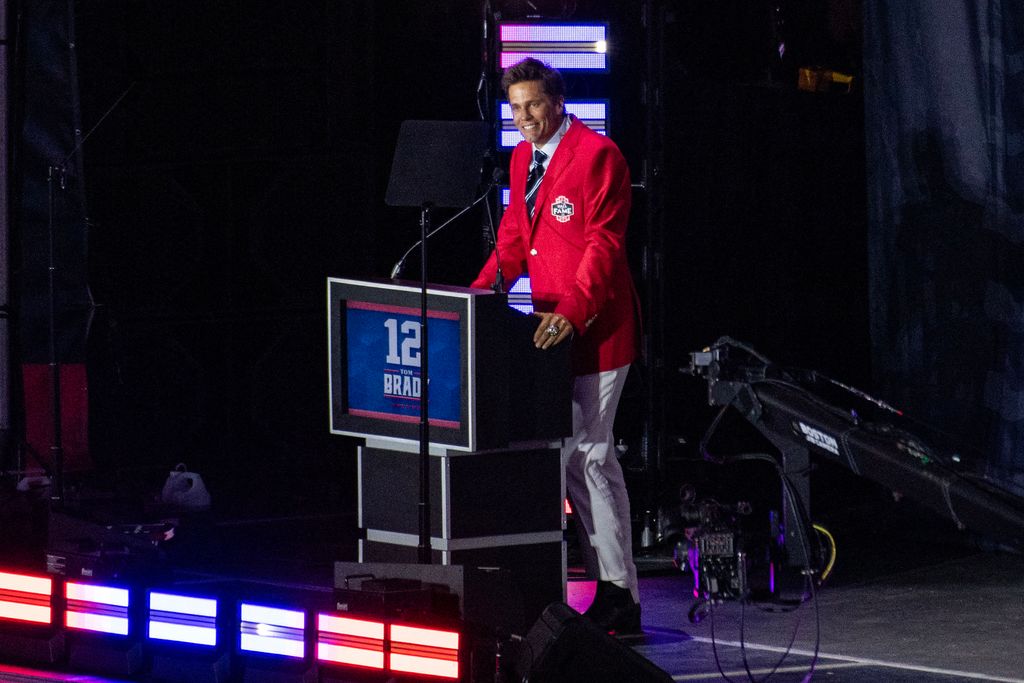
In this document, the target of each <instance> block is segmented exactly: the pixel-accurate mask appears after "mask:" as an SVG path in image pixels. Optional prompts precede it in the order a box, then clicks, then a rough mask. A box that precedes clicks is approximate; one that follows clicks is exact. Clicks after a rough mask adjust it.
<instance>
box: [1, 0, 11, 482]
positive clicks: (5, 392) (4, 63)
mask: <svg viewBox="0 0 1024 683" xmlns="http://www.w3.org/2000/svg"><path fill="white" fill-rule="evenodd" d="M9 54H10V50H9V49H8V36H7V1H6V0H0V466H6V465H7V464H8V457H9V454H10V452H11V400H10V396H11V354H10V303H11V302H10V288H9V286H8V281H9V278H10V274H9V267H10V258H9V251H8V241H9V239H10V230H9V226H10V220H9V219H10V204H9V200H8V194H7V190H8V187H9V184H10V180H9V178H8V172H7V171H8V168H9V161H10V159H9V157H10V149H11V146H10V144H9V141H10V134H9V132H8V122H9V120H10V119H9V117H8V104H7V102H8V98H7V90H8V88H7V83H8V64H9V63H10V62H9V60H8V55H9Z"/></svg>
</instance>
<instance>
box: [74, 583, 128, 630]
mask: <svg viewBox="0 0 1024 683" xmlns="http://www.w3.org/2000/svg"><path fill="white" fill-rule="evenodd" d="M64 597H65V599H66V600H67V607H66V608H65V611H64V626H65V627H67V628H68V629H72V630H78V631H90V632H93V633H107V634H111V635H117V636H127V635H128V630H129V623H128V608H129V607H130V606H131V593H130V592H129V590H128V589H127V588H119V587H116V586H104V585H99V584H90V583H78V582H77V581H68V582H67V583H65V584H64Z"/></svg>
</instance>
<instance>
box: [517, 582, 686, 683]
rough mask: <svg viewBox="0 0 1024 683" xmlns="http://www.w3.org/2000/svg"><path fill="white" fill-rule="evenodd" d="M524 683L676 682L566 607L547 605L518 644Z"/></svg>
mask: <svg viewBox="0 0 1024 683" xmlns="http://www.w3.org/2000/svg"><path fill="white" fill-rule="evenodd" d="M515 673H516V678H515V680H517V681H523V683H527V682H529V683H576V682H577V681H578V682H579V683H648V682H649V683H672V677H671V676H669V675H668V674H667V673H665V672H664V671H662V670H661V669H659V668H658V667H656V666H654V664H652V663H651V662H649V661H647V660H646V659H644V658H643V657H641V656H640V655H639V654H637V653H636V652H634V651H633V650H631V649H630V648H629V647H627V646H626V645H625V644H623V643H621V642H619V641H618V640H617V639H615V638H613V637H612V636H610V635H608V634H607V633H605V632H604V631H602V630H601V629H600V628H599V627H598V626H596V625H594V624H593V623H592V622H591V621H590V620H588V619H586V618H584V617H583V615H581V614H580V613H579V612H577V611H576V610H574V609H573V608H572V607H569V606H568V605H566V604H564V603H561V602H556V603H552V604H550V605H548V606H547V608H546V609H545V610H544V612H543V613H542V614H541V615H540V619H538V620H537V623H536V624H534V625H533V627H532V628H531V629H530V632H529V633H527V634H526V639H525V640H524V641H523V642H521V643H520V648H519V652H518V656H517V657H516V672H515Z"/></svg>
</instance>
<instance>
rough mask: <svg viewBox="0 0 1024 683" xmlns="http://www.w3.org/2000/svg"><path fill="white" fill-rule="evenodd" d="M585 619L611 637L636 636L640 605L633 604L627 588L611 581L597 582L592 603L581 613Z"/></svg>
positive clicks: (640, 631) (631, 595) (638, 627)
mask: <svg viewBox="0 0 1024 683" xmlns="http://www.w3.org/2000/svg"><path fill="white" fill-rule="evenodd" d="M583 616H585V617H586V618H587V619H590V620H591V621H592V622H594V623H595V624H597V625H598V626H600V627H601V628H602V629H603V630H605V631H606V632H608V633H609V634H611V635H613V636H636V635H640V634H642V633H643V629H641V628H640V605H639V603H636V602H633V594H632V593H630V592H629V589H628V588H620V587H619V586H616V585H615V584H614V583H612V582H611V581H598V582H597V593H596V594H595V595H594V602H593V603H591V605H590V607H588V608H587V611H586V612H584V613H583Z"/></svg>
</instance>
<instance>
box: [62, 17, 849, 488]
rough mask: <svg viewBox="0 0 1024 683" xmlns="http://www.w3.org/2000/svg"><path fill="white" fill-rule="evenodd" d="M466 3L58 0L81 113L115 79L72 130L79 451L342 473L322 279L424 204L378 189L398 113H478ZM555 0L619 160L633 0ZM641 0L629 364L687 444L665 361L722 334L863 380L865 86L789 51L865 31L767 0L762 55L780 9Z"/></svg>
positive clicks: (259, 472)
mask: <svg viewBox="0 0 1024 683" xmlns="http://www.w3.org/2000/svg"><path fill="white" fill-rule="evenodd" d="M480 4H481V3H478V2H470V1H467V0H460V1H454V0H453V1H451V2H446V3H387V4H382V3H374V2H371V1H370V0H366V1H364V2H349V3H336V2H328V1H323V0H321V1H316V0H300V1H298V2H293V3H287V4H283V3H277V4H274V3H247V2H241V1H238V0H228V1H224V2H218V3H207V2H199V1H198V0H195V1H188V2H177V3H173V4H168V3H159V2H145V1H142V0H81V1H80V2H78V3H77V5H76V9H77V26H76V30H77V34H78V52H79V84H80V89H81V98H82V108H83V121H84V124H85V125H86V126H87V127H88V126H89V125H91V123H93V122H95V121H97V120H98V118H99V117H100V116H101V115H102V113H103V112H104V111H106V109H107V108H108V107H109V106H110V105H111V103H112V102H114V101H116V100H117V98H118V97H119V96H120V95H121V94H123V93H124V92H125V91H128V94H127V96H126V97H125V99H124V101H123V102H122V103H121V104H120V105H119V106H118V108H117V109H115V111H114V113H113V114H112V115H111V116H110V118H109V119H108V120H107V121H105V122H104V123H103V125H102V126H101V127H100V128H99V129H98V130H97V131H96V133H95V135H94V136H93V138H92V139H90V140H89V142H88V143H87V146H86V147H85V149H84V150H83V151H84V154H83V157H84V160H85V164H86V170H85V174H86V178H87V180H88V203H89V209H90V214H91V217H92V220H93V228H92V232H91V236H90V258H89V275H90V282H91V285H92V290H93V293H94V296H95V298H96V301H97V303H98V304H99V309H98V314H97V318H96V323H95V325H94V327H93V330H92V334H91V337H90V360H89V367H90V390H91V397H90V403H91V419H92V428H91V437H92V445H93V455H94V459H95V460H97V462H99V463H100V464H101V465H104V466H109V467H115V468H120V469H130V468H137V469H139V470H145V471H152V472H153V473H154V476H158V477H162V476H164V475H163V474H162V473H165V472H166V470H167V469H168V468H169V467H171V466H173V465H174V464H175V463H177V462H179V461H185V462H186V463H188V465H189V466H190V467H192V468H194V469H197V470H199V471H201V472H204V473H208V476H212V478H213V479H214V480H215V484H219V485H220V486H221V487H222V488H221V490H224V488H223V487H230V485H231V483H232V482H237V483H238V484H239V487H238V489H237V490H238V491H239V492H241V493H247V492H248V491H251V490H252V489H251V486H252V484H253V483H258V484H259V485H260V486H261V489H260V490H261V491H263V492H266V491H268V490H272V489H273V488H274V487H280V486H282V485H283V484H284V482H291V483H294V484H297V485H298V486H297V488H296V490H301V491H304V492H305V493H304V495H316V494H318V493H323V494H325V500H326V499H327V497H330V498H334V497H335V496H334V494H336V493H338V490H339V487H341V489H343V490H344V489H346V487H349V486H351V481H352V477H351V473H352V470H351V467H352V458H351V457H350V456H351V453H352V444H351V443H350V442H349V441H348V440H347V439H343V438H340V437H332V436H329V435H328V434H327V406H326V403H327V388H326V362H325V346H324V338H325V326H324V315H323V305H322V304H323V290H324V278H325V277H326V276H328V275H337V276H350V277H361V276H384V275H386V273H387V272H388V271H389V269H390V266H391V264H392V263H393V262H394V261H395V260H396V259H397V258H398V256H399V255H400V254H401V253H402V252H403V251H404V250H405V248H406V247H407V246H408V245H410V244H411V243H412V242H413V241H415V238H416V234H417V230H418V228H417V226H416V212H415V211H414V210H403V209H391V208H386V207H384V205H383V195H384V188H385V187H386V182H387V174H388V170H389V163H390V158H391V154H392V152H393V145H394V141H395V139H396V137H397V132H398V127H399V125H400V123H401V121H403V120H405V119H415V118H422V119H473V118H476V116H477V108H476V104H475V89H476V84H477V78H478V76H479V72H480V21H481V20H480V16H481V8H480ZM507 4H508V5H513V4H515V3H507ZM550 4H552V5H553V6H558V7H560V8H562V9H565V8H566V7H567V6H569V5H571V6H572V7H574V8H575V9H576V13H575V15H574V18H577V19H587V18H604V17H607V18H609V19H610V20H611V21H612V22H613V35H617V37H618V39H619V43H618V45H616V46H613V54H612V69H613V72H612V75H610V76H608V77H606V78H607V80H606V84H607V85H608V87H609V88H610V89H611V90H612V97H613V107H616V109H615V112H614V113H613V135H614V137H615V138H616V139H617V140H618V141H619V143H620V145H622V147H623V150H624V152H625V153H626V156H627V159H628V160H629V162H630V166H631V169H632V172H633V175H634V180H639V179H640V178H641V176H642V169H643V165H644V153H645V152H644V131H643V124H642V117H643V111H644V110H643V106H644V102H643V101H642V98H641V95H640V92H639V85H640V83H641V81H642V79H641V78H640V75H641V74H642V73H643V71H644V65H645V57H644V54H643V50H644V45H645V39H646V38H647V37H649V34H648V33H646V32H645V29H644V27H643V25H642V22H641V17H640V6H639V3H638V4H637V6H635V7H634V6H632V4H630V3H596V2H595V3H550ZM655 4H656V5H658V7H659V11H662V12H663V14H662V21H663V24H662V26H661V27H660V29H661V30H663V31H664V41H663V52H662V53H661V54H660V55H659V57H658V60H657V61H658V63H659V64H660V68H661V69H662V73H661V74H660V76H661V79H662V83H663V85H664V89H663V91H662V92H661V93H659V95H658V102H659V104H660V109H659V111H660V112H661V114H662V119H661V121H662V123H663V125H664V137H663V140H664V144H663V149H662V150H661V151H662V155H663V157H664V160H665V163H664V167H663V168H661V169H659V173H660V174H661V175H660V183H659V187H660V191H661V192H663V199H664V207H665V211H664V216H663V223H662V224H661V225H660V226H659V229H660V230H663V235H664V254H663V267H662V269H661V270H660V271H659V273H660V275H661V277H662V284H663V286H664V289H665V295H664V298H665V307H664V310H661V309H660V308H659V309H658V310H654V311H647V315H648V317H649V318H650V317H653V316H659V317H661V319H663V320H664V327H663V329H664V332H665V358H664V359H663V361H664V362H663V364H661V365H659V366H658V367H653V368H647V372H646V375H647V376H650V374H651V373H661V374H662V375H663V376H664V377H665V378H666V380H667V381H666V395H665V397H664V400H665V404H666V406H665V408H666V415H667V421H666V431H667V432H669V433H670V434H668V436H669V437H674V436H682V437H684V438H685V439H686V440H687V442H689V443H693V442H694V441H695V437H696V435H697V434H698V433H699V432H700V431H701V430H702V429H703V428H704V427H705V426H706V423H707V420H706V417H707V415H706V413H707V410H706V409H705V408H704V407H703V400H702V394H703V390H704V388H703V387H702V386H701V385H700V383H699V382H697V381H696V380H693V379H692V378H685V377H682V376H681V375H680V374H679V373H678V372H677V368H678V367H680V366H682V365H684V364H685V363H686V359H687V354H688V353H689V352H690V351H692V350H695V349H696V348H699V347H701V346H704V345H706V344H708V343H710V342H711V341H713V340H714V339H715V338H716V337H718V336H719V335H721V334H730V335H732V336H734V337H738V338H741V339H744V340H746V341H748V342H750V343H751V344H753V345H754V346H755V347H758V348H759V349H761V350H762V351H763V352H764V353H766V354H767V355H769V356H772V357H774V358H775V359H776V360H778V361H779V362H784V363H788V364H796V365H805V366H808V367H818V368H821V369H824V370H827V371H829V372H831V373H832V374H834V375H836V376H837V377H839V378H842V379H846V380H848V381H851V382H853V383H855V384H856V383H859V384H861V385H864V384H866V383H867V377H868V375H869V371H868V364H867V358H868V350H867V322H866V315H867V305H866V297H867V292H866V289H867V287H866V275H865V272H866V267H865V246H864V240H865V219H864V200H863V195H864V192H863V187H864V180H863V174H864V167H863V128H862V113H861V99H860V97H859V95H858V94H857V93H856V92H855V93H853V94H852V95H838V94H810V93H804V92H799V91H797V89H796V87H795V70H794V68H795V65H796V64H797V61H798V59H799V58H800V57H801V54H800V53H801V51H803V56H804V57H807V58H808V59H810V58H818V57H823V58H828V59H833V60H834V59H839V60H840V61H842V59H847V60H849V63H850V66H851V68H855V67H856V65H857V64H859V59H858V58H857V51H858V49H859V38H858V37H857V36H856V35H853V36H852V37H850V36H846V37H845V38H843V36H841V35H840V36H839V37H838V38H837V37H836V35H837V34H836V33H835V32H834V31H833V33H832V34H829V31H828V30H827V26H826V24H827V21H826V20H827V19H828V17H826V16H825V15H824V14H822V13H821V12H820V11H818V10H816V9H814V10H813V11H812V10H811V9H808V8H813V7H816V6H817V5H815V3H800V2H791V3H787V4H788V6H789V7H791V8H792V11H793V15H792V17H794V18H795V17H800V18H801V19H802V21H803V22H804V24H806V26H804V28H803V29H802V30H803V33H802V34H794V35H793V36H791V39H790V40H789V43H788V44H789V46H790V47H789V53H788V55H787V57H786V59H785V60H779V59H778V58H773V54H777V53H774V52H773V50H776V48H777V44H773V40H777V38H778V35H777V29H778V26H777V25H776V24H773V23H772V22H771V21H769V19H770V16H769V9H770V8H771V7H772V6H774V4H773V3H767V2H754V3H751V2H734V3H726V4H724V5H723V4H716V5H715V6H714V7H710V6H708V5H707V3H699V2H688V1H683V0H680V1H678V2H665V3H660V4H659V3H655ZM832 4H838V5H844V3H832ZM804 5H806V7H804ZM723 8H727V11H726V10H724V9H723ZM794 23H796V24H799V23H800V22H794ZM829 35H831V36H832V37H828V36H829ZM800 36H804V37H805V38H806V39H804V40H803V41H801V40H800ZM821 36H826V38H822V37H821ZM809 37H816V38H815V40H811V39H810V38H809ZM837 46H838V47H837ZM837 55H838V57H837ZM839 66H843V65H841V64H840V65H839ZM569 85H570V88H571V89H574V90H575V91H576V94H579V95H585V94H589V93H586V92H585V89H586V82H585V81H584V80H582V79H570V83H569ZM581 89H583V90H584V92H580V90H581ZM641 200H642V195H640V194H638V196H637V200H636V201H635V204H636V205H637V206H638V207H640V206H642V204H643V202H642V201H641ZM645 218H646V216H645V215H644V213H643V211H642V209H638V211H637V212H635V215H634V225H633V228H632V229H631V233H632V234H631V238H630V244H631V249H632V254H631V256H632V258H633V261H634V263H637V275H638V276H639V275H640V267H639V264H638V261H639V254H640V251H641V249H642V247H643V246H644V244H643V243H644V241H645V240H646V237H647V232H646V226H645V225H644V221H645ZM479 234H480V227H479V219H478V218H477V219H471V220H469V221H468V222H466V223H464V224H462V225H458V224H456V225H453V226H452V228H451V229H450V230H449V232H447V233H445V234H443V235H441V236H439V239H438V241H437V242H436V246H434V248H433V250H432V255H433V257H434V259H435V261H434V263H435V264H436V265H435V267H436V269H437V270H436V271H435V272H434V273H432V274H431V275H432V278H431V279H433V280H435V281H440V282H452V283H461V282H465V281H467V280H468V279H469V278H470V277H471V275H472V274H473V273H475V270H476V268H477V265H478V264H479V262H480V260H481V251H482V247H481V244H480V239H479ZM407 275H408V276H409V277H415V276H416V275H417V273H416V272H414V269H410V271H409V272H408V273H407ZM639 394H640V392H639V391H637V390H635V389H634V390H633V393H632V394H630V393H627V399H626V401H625V402H624V405H623V411H622V412H623V420H621V421H622V422H625V423H626V424H623V433H625V434H628V435H630V437H631V438H632V437H634V436H635V435H636V434H637V431H638V430H637V428H636V424H635V423H636V421H638V420H639V419H640V412H641V408H642V406H641V405H640V398H639ZM669 442H670V443H674V442H675V441H674V440H673V439H672V438H669ZM684 448H688V447H684Z"/></svg>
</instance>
